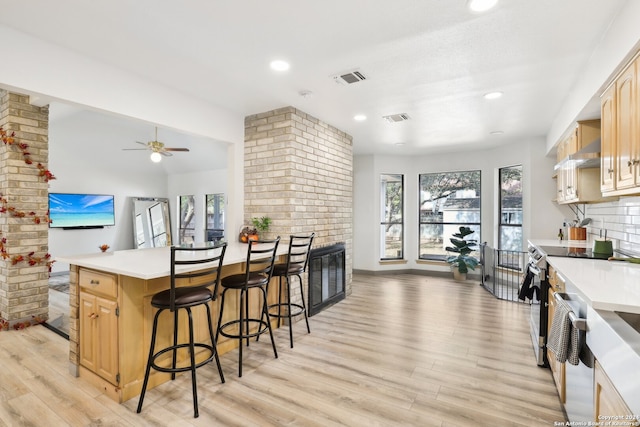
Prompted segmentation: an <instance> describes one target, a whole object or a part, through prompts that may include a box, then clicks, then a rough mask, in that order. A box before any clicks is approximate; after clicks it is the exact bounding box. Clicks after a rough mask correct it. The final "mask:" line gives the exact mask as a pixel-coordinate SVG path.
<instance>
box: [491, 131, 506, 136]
mask: <svg viewBox="0 0 640 427" xmlns="http://www.w3.org/2000/svg"><path fill="white" fill-rule="evenodd" d="M503 133H504V132H503V131H501V130H494V131H493V132H491V133H490V134H489V135H502V134H503Z"/></svg>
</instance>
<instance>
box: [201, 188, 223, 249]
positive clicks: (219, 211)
mask: <svg viewBox="0 0 640 427" xmlns="http://www.w3.org/2000/svg"><path fill="white" fill-rule="evenodd" d="M205 197H206V200H205V206H206V215H207V217H206V221H205V223H206V228H205V237H204V240H205V241H206V242H215V241H218V240H221V239H223V238H224V194H207V195H206V196H205Z"/></svg>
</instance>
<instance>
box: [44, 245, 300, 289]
mask: <svg viewBox="0 0 640 427" xmlns="http://www.w3.org/2000/svg"><path fill="white" fill-rule="evenodd" d="M282 243H283V242H282V241H281V242H280V244H279V245H278V251H277V253H278V255H285V254H287V252H288V250H289V246H288V243H286V244H282ZM170 252H171V251H170V250H169V248H168V247H164V248H149V249H128V250H123V251H107V252H104V253H102V252H96V253H92V254H82V255H70V256H59V257H56V258H55V260H56V261H60V262H65V263H68V264H75V265H79V266H81V267H86V268H93V269H95V270H101V271H108V272H111V273H115V274H122V275H125V276H131V277H137V278H140V279H145V280H149V279H155V278H158V277H165V276H169V274H170V265H169V264H170V258H171V255H170ZM246 259H247V244H246V243H239V242H233V243H229V244H228V245H227V251H226V253H225V255H224V260H223V265H231V264H237V263H241V262H244V261H245V260H246Z"/></svg>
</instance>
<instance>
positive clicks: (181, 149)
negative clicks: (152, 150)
mask: <svg viewBox="0 0 640 427" xmlns="http://www.w3.org/2000/svg"><path fill="white" fill-rule="evenodd" d="M164 151H189V149H188V148H169V147H165V148H164Z"/></svg>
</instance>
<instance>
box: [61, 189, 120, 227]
mask: <svg viewBox="0 0 640 427" xmlns="http://www.w3.org/2000/svg"><path fill="white" fill-rule="evenodd" d="M49 218H50V219H51V224H50V226H51V227H96V226H104V225H114V224H115V216H114V207H113V196H109V195H98V194H60V193H51V194H49Z"/></svg>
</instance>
